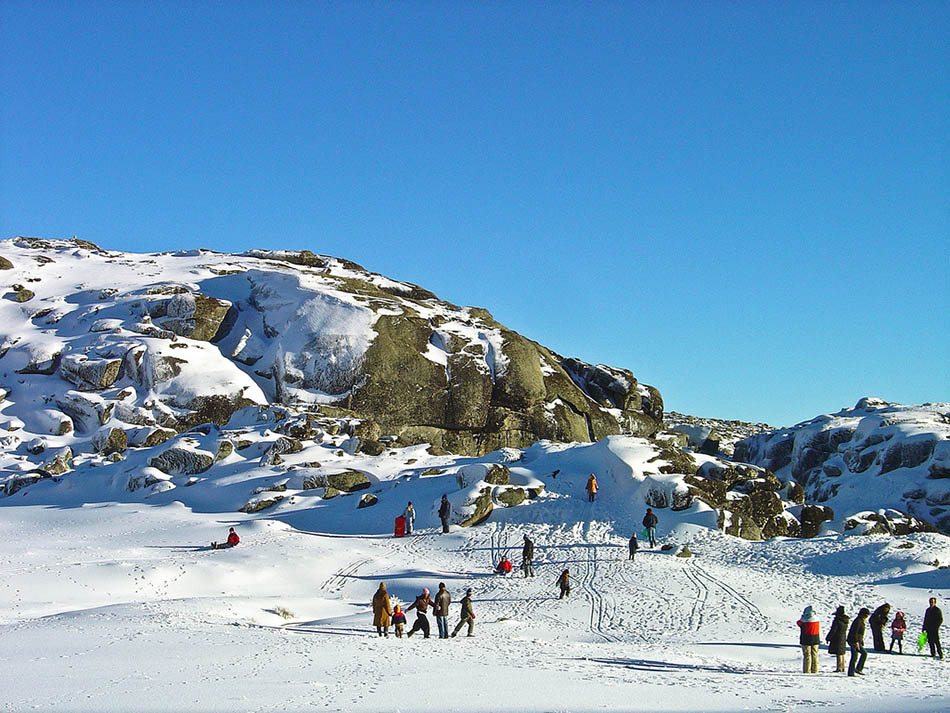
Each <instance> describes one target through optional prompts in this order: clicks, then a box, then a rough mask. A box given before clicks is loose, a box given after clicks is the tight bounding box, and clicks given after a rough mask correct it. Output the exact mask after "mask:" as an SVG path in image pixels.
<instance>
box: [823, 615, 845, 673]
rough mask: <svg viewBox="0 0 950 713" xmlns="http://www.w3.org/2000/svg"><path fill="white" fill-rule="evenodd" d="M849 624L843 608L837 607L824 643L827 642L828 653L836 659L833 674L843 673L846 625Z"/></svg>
mask: <svg viewBox="0 0 950 713" xmlns="http://www.w3.org/2000/svg"><path fill="white" fill-rule="evenodd" d="M850 622H851V617H849V616H848V615H847V614H846V613H845V611H844V607H838V608H837V609H836V610H835V619H834V621H833V622H831V628H830V629H828V636H826V637H825V641H827V642H828V653H829V654H832V655H834V657H835V659H836V666H835V673H844V671H845V668H844V655H845V654H846V653H847V651H848V624H849V623H850Z"/></svg>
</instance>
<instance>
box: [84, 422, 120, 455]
mask: <svg viewBox="0 0 950 713" xmlns="http://www.w3.org/2000/svg"><path fill="white" fill-rule="evenodd" d="M92 447H93V448H95V449H96V452H97V453H101V454H102V455H109V454H110V453H122V452H124V451H125V450H126V449H127V448H128V447H129V438H128V435H127V434H126V432H125V431H123V430H122V429H121V428H105V429H102V430H101V431H97V432H96V433H95V435H93V437H92Z"/></svg>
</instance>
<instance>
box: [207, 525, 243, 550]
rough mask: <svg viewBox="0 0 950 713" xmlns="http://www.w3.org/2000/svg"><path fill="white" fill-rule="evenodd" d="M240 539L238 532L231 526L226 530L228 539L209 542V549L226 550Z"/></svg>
mask: <svg viewBox="0 0 950 713" xmlns="http://www.w3.org/2000/svg"><path fill="white" fill-rule="evenodd" d="M240 541H241V538H240V537H238V534H237V533H236V532H235V531H234V528H233V527H232V528H231V529H230V530H229V531H228V541H227V542H222V543H220V544H218V543H217V542H212V543H211V549H213V550H226V549H227V548H228V547H234V546H235V545H236V544H237V543H238V542H240Z"/></svg>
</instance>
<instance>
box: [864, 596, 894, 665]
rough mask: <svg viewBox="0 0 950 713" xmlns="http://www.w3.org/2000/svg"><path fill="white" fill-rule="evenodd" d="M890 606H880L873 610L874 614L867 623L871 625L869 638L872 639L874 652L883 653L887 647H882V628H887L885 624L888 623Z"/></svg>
mask: <svg viewBox="0 0 950 713" xmlns="http://www.w3.org/2000/svg"><path fill="white" fill-rule="evenodd" d="M890 613H891V605H890V604H882V605H881V606H879V607H878V608H877V609H875V610H874V613H873V614H871V618H870V619H869V620H868V622H869V623H870V624H871V637H872V638H873V639H874V650H875V651H880V652H882V653H883V652H885V651H887V647H886V646H884V627H885V626H887V622H889V621H890V618H889V616H890Z"/></svg>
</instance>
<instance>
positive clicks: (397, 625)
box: [393, 604, 406, 639]
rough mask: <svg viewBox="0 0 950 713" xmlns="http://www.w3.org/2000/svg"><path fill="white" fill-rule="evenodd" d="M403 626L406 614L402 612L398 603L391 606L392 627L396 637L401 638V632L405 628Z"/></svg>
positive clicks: (404, 625)
mask: <svg viewBox="0 0 950 713" xmlns="http://www.w3.org/2000/svg"><path fill="white" fill-rule="evenodd" d="M405 628H406V615H405V614H403V611H402V609H400V608H399V605H398V604H397V605H396V606H395V608H393V629H395V630H396V638H397V639H401V638H402V632H403V630H405Z"/></svg>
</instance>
